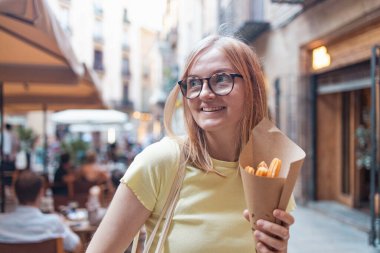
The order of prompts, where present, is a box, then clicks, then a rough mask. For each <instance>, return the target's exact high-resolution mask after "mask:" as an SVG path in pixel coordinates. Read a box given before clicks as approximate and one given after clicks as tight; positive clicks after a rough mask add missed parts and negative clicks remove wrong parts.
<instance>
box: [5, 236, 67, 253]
mask: <svg viewBox="0 0 380 253" xmlns="http://www.w3.org/2000/svg"><path fill="white" fill-rule="evenodd" d="M0 252H1V253H30V252H34V253H65V251H64V249H63V240H62V238H53V239H48V240H45V241H42V242H27V243H3V242H1V243H0Z"/></svg>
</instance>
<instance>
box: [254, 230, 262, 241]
mask: <svg viewBox="0 0 380 253" xmlns="http://www.w3.org/2000/svg"><path fill="white" fill-rule="evenodd" d="M253 235H254V236H255V238H256V239H260V236H261V235H260V232H259V231H255V233H254V234H253Z"/></svg>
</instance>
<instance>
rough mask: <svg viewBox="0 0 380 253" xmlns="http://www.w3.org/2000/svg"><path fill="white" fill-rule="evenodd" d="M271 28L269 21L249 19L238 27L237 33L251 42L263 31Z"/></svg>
mask: <svg viewBox="0 0 380 253" xmlns="http://www.w3.org/2000/svg"><path fill="white" fill-rule="evenodd" d="M269 28H270V24H269V22H265V21H255V20H248V21H245V22H244V23H243V25H242V26H240V27H239V28H238V31H237V32H236V33H237V35H239V37H241V38H242V39H244V40H245V41H246V42H247V43H250V42H253V41H255V40H256V39H257V38H258V37H259V36H260V35H261V34H262V33H264V32H266V31H267V30H269Z"/></svg>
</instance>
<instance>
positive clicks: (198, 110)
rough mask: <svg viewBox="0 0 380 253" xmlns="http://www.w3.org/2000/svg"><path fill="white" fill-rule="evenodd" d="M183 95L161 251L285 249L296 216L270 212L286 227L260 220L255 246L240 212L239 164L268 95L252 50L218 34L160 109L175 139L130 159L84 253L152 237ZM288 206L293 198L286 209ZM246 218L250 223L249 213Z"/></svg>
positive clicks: (168, 174)
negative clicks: (177, 182)
mask: <svg viewBox="0 0 380 253" xmlns="http://www.w3.org/2000/svg"><path fill="white" fill-rule="evenodd" d="M180 90H181V92H182V94H183V106H184V114H185V121H186V127H187V136H186V137H185V140H184V145H183V149H182V150H181V151H180V152H183V153H184V154H185V157H186V158H187V160H186V161H187V163H186V164H187V166H186V175H185V178H184V180H183V183H182V188H181V193H180V197H179V201H178V203H177V206H176V209H175V211H174V216H173V220H172V223H171V227H170V230H169V234H168V237H167V240H166V241H165V248H164V252H181V253H192V252H194V253H195V252H197V253H199V252H205V253H206V252H219V253H223V252H226V253H227V252H255V247H256V248H257V252H260V253H264V252H287V243H288V239H289V226H290V225H291V224H293V222H294V218H293V216H291V215H290V214H288V213H286V212H284V211H281V210H275V211H274V216H275V217H276V218H278V219H280V220H281V221H282V222H283V226H280V225H277V224H274V223H271V222H268V221H264V220H259V221H258V222H257V226H258V230H256V231H255V232H254V237H255V238H256V240H257V241H258V243H257V245H254V243H253V240H252V231H251V228H250V225H249V223H248V222H247V221H246V220H245V219H244V218H243V215H242V212H243V210H244V209H245V208H246V205H245V201H244V194H243V188H242V183H241V179H240V175H239V170H238V162H237V161H238V157H239V153H240V151H241V149H242V146H243V144H244V143H246V142H247V141H248V137H249V134H250V131H251V130H252V128H253V127H254V126H255V125H256V124H257V123H258V122H260V120H261V119H262V118H263V117H265V116H267V105H266V94H265V88H264V81H263V74H262V71H261V69H260V65H259V62H258V60H257V57H256V55H255V54H254V52H253V51H252V50H251V48H249V47H248V46H247V45H245V44H244V43H242V42H241V41H239V40H237V39H234V38H230V37H222V36H211V37H207V38H206V39H204V40H202V41H201V42H200V44H199V45H198V47H197V48H196V49H195V50H194V51H193V52H192V53H191V54H190V56H189V58H188V61H187V64H186V66H185V71H184V73H183V75H182V80H181V81H179V82H178V85H177V86H176V87H174V89H173V90H172V92H171V94H170V96H169V98H168V101H167V104H166V107H165V126H166V129H167V131H168V134H169V136H171V137H172V138H164V139H163V140H162V141H160V142H159V143H156V144H153V145H151V146H150V147H148V148H146V149H145V150H144V151H143V152H142V153H140V154H139V155H138V156H137V157H136V158H135V161H134V162H133V163H132V165H131V166H130V168H129V169H128V171H127V172H126V174H125V175H124V177H123V178H122V180H121V182H122V184H121V185H120V186H119V187H118V189H117V192H116V194H115V197H114V199H113V201H112V203H111V206H110V208H109V210H108V213H107V215H106V217H105V218H104V220H103V221H102V223H101V225H100V227H99V229H98V231H97V232H96V233H95V235H94V237H93V239H92V241H91V243H90V245H89V247H88V252H123V250H124V249H125V248H126V247H127V246H128V244H129V243H130V242H131V240H132V238H133V237H134V235H135V234H136V232H137V231H138V230H139V228H140V227H141V226H142V225H143V224H145V226H146V230H147V237H149V235H150V233H151V231H152V229H153V228H154V224H155V222H156V221H157V218H158V216H159V214H160V211H161V210H162V206H163V204H164V202H165V200H166V197H167V195H168V192H169V189H170V186H171V184H172V182H173V178H174V175H175V172H176V171H177V170H178V153H179V152H178V151H177V150H178V145H177V144H176V143H177V142H176V141H175V139H176V138H175V137H173V136H174V134H173V131H172V129H171V127H170V124H171V115H172V114H173V111H174V108H175V100H176V98H177V95H178V93H179V92H180ZM293 207H294V203H293V202H292V201H291V203H289V207H288V209H292V208H293ZM244 216H245V217H246V219H247V218H248V217H247V211H245V212H244ZM155 243H157V238H156V241H155ZM153 248H154V247H153Z"/></svg>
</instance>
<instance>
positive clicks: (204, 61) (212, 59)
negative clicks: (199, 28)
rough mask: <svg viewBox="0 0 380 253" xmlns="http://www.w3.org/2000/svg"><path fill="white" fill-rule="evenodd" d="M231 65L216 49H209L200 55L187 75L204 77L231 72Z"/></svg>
mask: <svg viewBox="0 0 380 253" xmlns="http://www.w3.org/2000/svg"><path fill="white" fill-rule="evenodd" d="M233 70H234V68H233V66H232V64H231V63H230V62H229V61H228V59H227V57H226V56H225V54H224V53H223V52H222V51H221V50H219V49H217V48H211V49H210V50H207V51H205V52H203V53H202V54H200V55H199V56H198V57H197V58H196V59H195V60H194V63H193V64H192V66H191V68H190V69H189V72H188V75H189V76H190V75H196V76H204V75H210V74H213V73H215V72H219V71H233Z"/></svg>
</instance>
